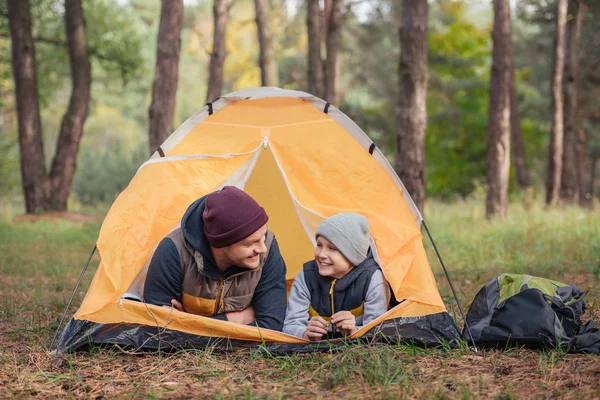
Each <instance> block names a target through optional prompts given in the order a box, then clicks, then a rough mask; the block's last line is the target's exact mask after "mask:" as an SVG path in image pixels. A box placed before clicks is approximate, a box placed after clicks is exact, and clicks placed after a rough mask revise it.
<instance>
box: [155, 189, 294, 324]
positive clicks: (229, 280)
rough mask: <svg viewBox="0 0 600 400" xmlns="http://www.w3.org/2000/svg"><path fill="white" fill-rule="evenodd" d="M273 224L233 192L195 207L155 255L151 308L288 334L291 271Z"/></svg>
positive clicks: (247, 199) (249, 200)
mask: <svg viewBox="0 0 600 400" xmlns="http://www.w3.org/2000/svg"><path fill="white" fill-rule="evenodd" d="M268 219H269V217H268V216H267V213H266V212H265V210H264V208H262V207H261V206H260V205H259V204H258V203H257V202H256V201H255V200H254V199H253V198H252V197H250V196H249V195H248V194H246V193H244V192H243V191H242V190H240V189H238V188H236V187H234V186H225V187H224V188H223V189H221V190H220V191H216V192H213V193H211V194H209V195H206V196H204V197H202V198H200V199H198V200H196V201H195V202H194V203H192V204H191V205H190V206H189V207H188V209H187V211H186V212H185V215H184V216H183V218H182V220H181V228H178V229H176V230H175V231H174V232H172V233H170V234H168V235H167V236H166V237H165V238H164V239H163V240H162V241H161V242H160V243H159V245H158V247H157V249H156V251H155V252H154V256H153V257H152V260H151V261H150V265H149V267H148V274H147V275H146V282H145V285H144V301H146V302H147V303H150V304H155V305H159V306H173V307H175V308H177V309H178V310H179V311H185V312H189V313H193V314H198V315H202V316H205V317H211V318H215V319H220V320H225V321H231V322H236V323H240V324H252V325H257V326H259V327H261V328H267V329H274V330H282V328H283V321H284V318H285V307H286V282H285V273H286V267H285V263H284V261H283V258H282V257H281V253H280V252H279V246H278V245H277V241H276V240H275V238H274V236H273V233H272V232H270V231H268V230H267V221H268Z"/></svg>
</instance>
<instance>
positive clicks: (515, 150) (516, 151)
mask: <svg viewBox="0 0 600 400" xmlns="http://www.w3.org/2000/svg"><path fill="white" fill-rule="evenodd" d="M511 47H512V46H511ZM511 53H512V52H511ZM512 60H513V62H514V56H513V57H512ZM510 139H511V144H512V156H513V163H514V166H515V172H516V176H517V185H519V188H521V189H525V188H526V187H528V186H529V170H528V169H527V163H526V160H527V158H526V157H525V144H524V143H523V132H522V131H521V116H520V115H519V106H518V99H517V89H516V87H515V68H514V65H513V66H512V68H511V74H510Z"/></svg>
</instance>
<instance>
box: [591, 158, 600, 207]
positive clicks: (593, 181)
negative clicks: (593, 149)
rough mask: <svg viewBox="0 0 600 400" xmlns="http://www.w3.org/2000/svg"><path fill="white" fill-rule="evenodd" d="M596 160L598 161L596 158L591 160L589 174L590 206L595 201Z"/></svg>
mask: <svg viewBox="0 0 600 400" xmlns="http://www.w3.org/2000/svg"><path fill="white" fill-rule="evenodd" d="M598 160H600V158H598V157H594V158H592V171H591V173H590V196H591V199H590V200H591V204H592V205H594V201H595V199H596V167H597V166H598Z"/></svg>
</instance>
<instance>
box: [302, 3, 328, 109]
mask: <svg viewBox="0 0 600 400" xmlns="http://www.w3.org/2000/svg"><path fill="white" fill-rule="evenodd" d="M306 6H307V10H306V27H307V30H308V68H307V71H308V91H309V93H311V94H314V95H315V96H317V97H320V98H323V97H324V96H325V93H324V92H325V90H324V85H323V61H322V59H321V23H320V22H321V8H320V7H319V0H307V2H306Z"/></svg>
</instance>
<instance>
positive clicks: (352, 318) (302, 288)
mask: <svg viewBox="0 0 600 400" xmlns="http://www.w3.org/2000/svg"><path fill="white" fill-rule="evenodd" d="M316 240H317V247H316V248H315V259H314V260H312V261H309V262H307V263H305V264H304V267H303V269H302V271H300V273H299V274H298V275H297V276H296V278H295V279H294V284H293V285H292V289H291V290H290V296H289V299H288V308H287V313H286V317H285V322H284V325H283V332H284V333H287V334H290V335H294V336H297V337H301V338H303V339H306V340H311V341H316V340H321V339H322V338H323V336H324V335H325V337H326V338H327V339H329V338H335V337H340V336H349V335H352V334H353V333H355V332H356V331H357V330H358V329H360V328H361V327H362V326H363V325H366V324H368V323H369V322H371V321H373V320H374V319H376V318H377V317H379V316H380V315H381V314H383V313H385V312H386V311H387V307H388V303H389V299H390V292H389V287H388V284H387V282H386V281H385V278H384V276H383V273H382V271H381V268H380V267H379V265H377V263H376V262H375V259H374V258H373V255H372V253H371V252H370V251H369V222H368V221H367V219H366V218H365V217H364V216H362V215H359V214H354V213H341V214H336V215H334V216H332V217H329V218H327V219H326V220H325V221H323V222H322V223H321V225H319V228H318V229H317V233H316Z"/></svg>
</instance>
